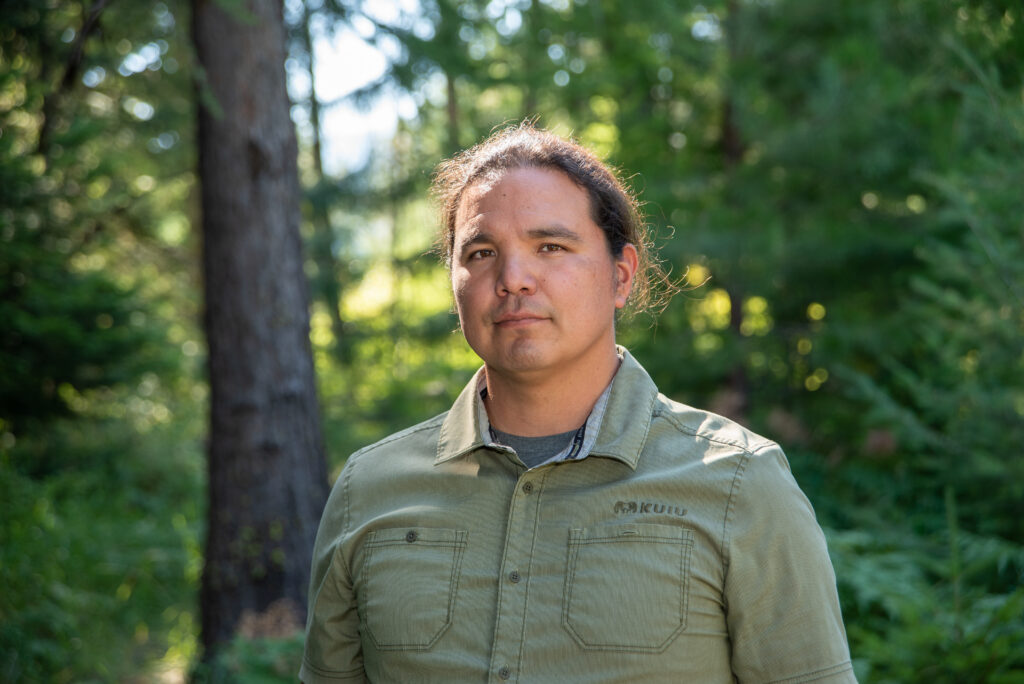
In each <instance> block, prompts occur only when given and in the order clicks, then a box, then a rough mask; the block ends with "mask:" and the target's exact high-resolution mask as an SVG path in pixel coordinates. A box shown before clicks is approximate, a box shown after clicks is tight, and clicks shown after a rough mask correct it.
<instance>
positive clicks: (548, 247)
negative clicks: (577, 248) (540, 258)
mask: <svg viewBox="0 0 1024 684" xmlns="http://www.w3.org/2000/svg"><path fill="white" fill-rule="evenodd" d="M564 250H565V248H564V247H562V245H554V244H550V243H549V244H546V245H541V248H540V251H542V252H561V251H564Z"/></svg>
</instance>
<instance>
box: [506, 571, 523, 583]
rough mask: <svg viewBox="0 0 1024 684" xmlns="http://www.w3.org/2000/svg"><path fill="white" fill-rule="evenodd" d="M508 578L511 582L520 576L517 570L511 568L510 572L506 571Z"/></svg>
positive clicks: (520, 577)
mask: <svg viewBox="0 0 1024 684" xmlns="http://www.w3.org/2000/svg"><path fill="white" fill-rule="evenodd" d="M508 578H509V579H510V580H512V581H513V582H518V581H519V580H521V579H522V576H521V575H520V574H519V571H518V570H513V571H512V572H510V573H508Z"/></svg>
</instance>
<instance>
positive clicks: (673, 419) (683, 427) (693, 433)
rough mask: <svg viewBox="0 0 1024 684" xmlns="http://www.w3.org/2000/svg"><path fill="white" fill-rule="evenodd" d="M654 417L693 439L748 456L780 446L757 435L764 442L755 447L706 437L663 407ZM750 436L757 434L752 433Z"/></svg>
mask: <svg viewBox="0 0 1024 684" xmlns="http://www.w3.org/2000/svg"><path fill="white" fill-rule="evenodd" d="M659 409H660V410H659ZM654 415H655V416H660V417H663V418H664V419H665V420H667V421H668V422H670V423H672V425H674V426H675V428H676V429H677V430H679V431H680V432H684V433H686V434H688V435H691V436H693V437H699V438H700V439H703V440H706V441H708V442H712V443H714V444H722V445H724V446H731V447H736V448H737V449H739V450H741V451H743V452H744V453H746V454H751V455H753V454H756V453H757V452H758V451H760V450H761V449H765V448H767V447H772V446H778V445H777V444H776V443H775V442H774V441H773V440H770V439H768V438H767V437H761V436H760V435H757V436H758V437H761V439H762V440H764V441H763V442H761V443H758V444H755V445H748V444H741V443H740V442H733V441H730V440H726V439H718V438H715V437H711V436H709V435H706V434H704V433H702V432H699V431H698V430H694V429H693V428H691V427H688V426H686V425H683V424H682V423H681V422H680V421H679V419H678V418H676V416H674V415H673V414H672V412H671V411H667V410H665V409H664V408H663V407H657V408H656V409H655V413H654ZM740 427H741V429H743V430H746V428H743V427H742V426H740ZM748 432H749V430H748ZM750 434H756V433H753V432H751V433H750Z"/></svg>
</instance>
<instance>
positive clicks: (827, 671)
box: [768, 660, 853, 684]
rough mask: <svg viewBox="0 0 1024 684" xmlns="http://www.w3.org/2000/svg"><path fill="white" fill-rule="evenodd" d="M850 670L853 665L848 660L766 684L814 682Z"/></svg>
mask: <svg viewBox="0 0 1024 684" xmlns="http://www.w3.org/2000/svg"><path fill="white" fill-rule="evenodd" d="M852 669H853V664H852V663H851V662H850V661H849V660H844V661H843V662H841V663H838V664H836V665H831V666H829V667H823V668H822V669H820V670H814V671H813V672H805V673H803V674H798V675H793V676H792V677H786V678H785V679H773V680H772V681H771V682H769V683H768V684H801V683H802V682H813V681H815V680H818V679H823V678H824V677H828V676H829V675H834V674H842V673H843V672H849V671H850V670H852Z"/></svg>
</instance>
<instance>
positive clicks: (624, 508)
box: [615, 501, 686, 518]
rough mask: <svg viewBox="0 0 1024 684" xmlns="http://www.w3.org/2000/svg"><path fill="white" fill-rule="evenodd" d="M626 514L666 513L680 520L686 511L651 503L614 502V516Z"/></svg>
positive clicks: (676, 507)
mask: <svg viewBox="0 0 1024 684" xmlns="http://www.w3.org/2000/svg"><path fill="white" fill-rule="evenodd" d="M628 513H666V514H668V515H675V516H678V517H680V518H682V517H683V516H684V515H686V509H685V508H681V507H679V506H670V505H668V504H663V503H655V502H653V501H616V502H615V514H616V515H625V514H628Z"/></svg>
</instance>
